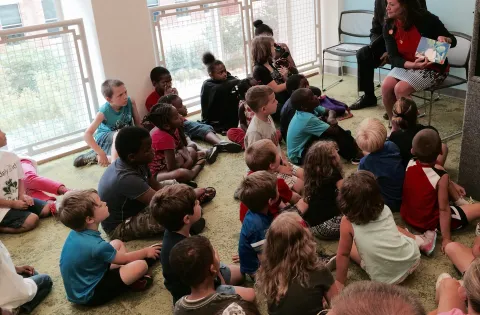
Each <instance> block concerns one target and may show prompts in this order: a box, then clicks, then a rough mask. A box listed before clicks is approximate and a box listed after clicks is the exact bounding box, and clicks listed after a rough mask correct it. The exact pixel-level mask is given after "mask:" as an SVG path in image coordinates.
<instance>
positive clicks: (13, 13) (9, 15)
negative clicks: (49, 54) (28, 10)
mask: <svg viewBox="0 0 480 315" xmlns="http://www.w3.org/2000/svg"><path fill="white" fill-rule="evenodd" d="M0 24H1V25H2V29H4V30H6V29H10V28H16V27H22V26H23V25H22V17H21V16H20V10H19V8H18V4H7V5H2V6H0ZM22 36H24V34H23V33H18V34H13V35H9V36H8V38H15V37H22Z"/></svg>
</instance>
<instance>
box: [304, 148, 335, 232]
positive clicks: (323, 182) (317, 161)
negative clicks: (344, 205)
mask: <svg viewBox="0 0 480 315" xmlns="http://www.w3.org/2000/svg"><path fill="white" fill-rule="evenodd" d="M304 170H305V173H304V174H305V192H304V199H303V200H304V202H305V203H307V205H308V208H307V209H306V212H305V213H304V214H303V219H304V220H305V221H306V222H307V223H308V224H309V225H310V226H311V228H310V230H311V231H312V234H313V235H315V236H316V237H319V238H321V239H339V238H340V221H341V220H342V216H341V214H340V212H339V211H338V208H337V202H336V200H337V193H338V189H340V187H341V186H342V183H343V175H342V174H343V171H342V167H341V162H340V156H339V155H338V148H337V145H336V143H335V142H333V141H319V142H317V143H315V144H314V145H313V146H312V147H311V148H310V149H309V150H308V153H307V156H306V158H305V164H304Z"/></svg>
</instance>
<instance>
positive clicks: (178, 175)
mask: <svg viewBox="0 0 480 315" xmlns="http://www.w3.org/2000/svg"><path fill="white" fill-rule="evenodd" d="M175 179H176V180H177V181H179V182H188V181H191V180H192V179H193V175H192V171H190V170H187V169H185V168H181V169H178V170H175Z"/></svg>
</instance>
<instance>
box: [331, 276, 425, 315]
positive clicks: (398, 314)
mask: <svg viewBox="0 0 480 315" xmlns="http://www.w3.org/2000/svg"><path fill="white" fill-rule="evenodd" d="M392 312H393V313H392ZM327 314H328V315H359V314H368V315H387V314H395V315H426V313H425V309H424V308H423V306H422V303H420V301H419V300H418V299H417V297H416V296H415V295H414V294H413V292H411V291H410V290H408V289H406V288H402V287H401V286H398V285H389V284H385V283H379V282H373V281H357V282H355V283H352V284H350V285H349V286H348V287H346V288H345V290H343V291H342V292H341V293H340V294H339V295H337V296H336V297H335V298H334V299H333V302H332V305H331V309H330V311H329V312H328V313H327Z"/></svg>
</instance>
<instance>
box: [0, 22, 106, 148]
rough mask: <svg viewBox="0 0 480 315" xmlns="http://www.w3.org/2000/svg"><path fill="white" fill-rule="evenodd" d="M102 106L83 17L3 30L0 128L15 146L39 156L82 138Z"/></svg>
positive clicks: (0, 32)
mask: <svg viewBox="0 0 480 315" xmlns="http://www.w3.org/2000/svg"><path fill="white" fill-rule="evenodd" d="M14 34H21V36H19V37H15V36H11V35H14ZM97 110H98V99H97V95H96V89H95V82H94V80H93V75H92V67H91V64H90V58H89V55H88V48H87V41H86V37H85V30H84V26H83V22H82V20H81V19H77V20H69V21H62V22H56V23H48V24H43V25H34V26H27V27H19V28H14V29H8V30H0V111H1V113H2V118H1V123H0V128H1V129H2V130H3V131H5V132H6V133H7V138H8V146H9V148H10V149H14V150H15V151H24V152H26V153H27V154H29V155H38V154H42V153H44V152H49V151H52V150H54V149H57V148H60V147H63V146H66V145H69V144H73V143H77V142H79V141H81V140H82V135H83V132H84V131H85V129H86V128H87V127H88V125H89V124H90V122H91V121H92V120H93V117H94V115H95V112H96V111H97Z"/></svg>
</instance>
